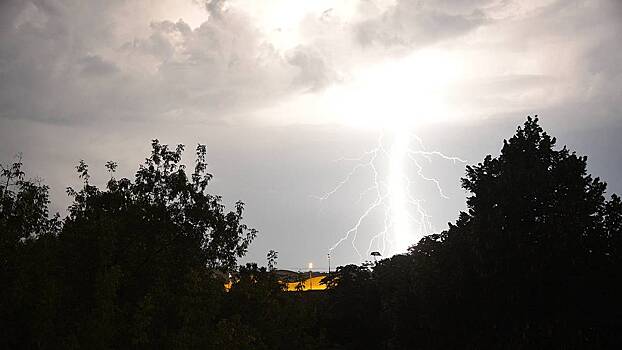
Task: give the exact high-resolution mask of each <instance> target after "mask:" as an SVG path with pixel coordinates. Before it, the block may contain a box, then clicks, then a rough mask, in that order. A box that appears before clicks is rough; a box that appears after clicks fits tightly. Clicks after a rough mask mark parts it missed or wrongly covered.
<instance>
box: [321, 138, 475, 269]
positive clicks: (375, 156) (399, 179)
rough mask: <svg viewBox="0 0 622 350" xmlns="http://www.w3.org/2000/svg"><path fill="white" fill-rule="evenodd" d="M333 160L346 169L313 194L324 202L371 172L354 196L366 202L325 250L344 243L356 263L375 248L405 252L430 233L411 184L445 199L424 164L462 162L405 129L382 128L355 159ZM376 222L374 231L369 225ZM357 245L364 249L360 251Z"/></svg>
mask: <svg viewBox="0 0 622 350" xmlns="http://www.w3.org/2000/svg"><path fill="white" fill-rule="evenodd" d="M339 161H343V162H350V163H352V167H351V168H350V170H349V172H348V173H347V174H346V176H345V177H344V178H343V179H342V180H341V181H340V182H339V183H338V184H337V185H336V186H335V187H334V188H333V189H332V190H330V191H328V192H327V193H325V194H324V195H323V196H316V198H317V199H319V200H320V201H327V200H329V199H331V198H332V197H333V196H336V195H337V194H338V193H339V192H340V190H342V189H343V187H344V186H346V185H347V184H348V183H349V182H350V181H352V180H353V179H354V178H355V177H357V176H369V175H367V174H371V176H369V186H367V187H366V188H363V189H361V191H360V194H359V198H358V202H360V201H361V200H363V198H371V200H369V205H367V206H366V207H365V208H364V209H363V210H362V211H361V212H360V215H358V218H357V219H356V220H355V222H353V224H352V226H351V227H350V228H349V229H347V230H346V231H345V232H343V233H342V234H340V238H339V239H338V240H337V241H336V242H335V243H334V244H333V245H332V246H331V247H330V248H329V253H330V252H332V251H333V250H334V249H335V248H337V247H339V246H340V245H342V244H345V243H350V244H351V246H352V248H353V249H354V251H355V252H356V254H357V255H358V257H359V258H360V259H361V261H363V260H364V258H366V257H368V256H369V254H370V253H371V252H372V251H380V252H381V253H382V255H387V254H389V255H392V254H396V253H402V252H405V251H406V249H407V248H408V247H409V246H410V245H412V244H414V243H416V241H417V240H418V239H420V238H421V237H423V236H425V235H428V234H432V233H434V227H433V225H432V224H431V222H430V217H429V215H428V214H427V212H426V209H425V207H424V203H425V201H424V199H423V198H421V195H418V193H417V185H416V184H419V186H421V184H427V185H429V186H433V187H434V188H435V190H436V192H437V193H438V195H439V196H440V197H442V198H445V199H447V198H448V197H447V195H446V194H445V192H444V191H443V188H442V187H441V183H440V181H439V180H438V179H436V178H434V177H432V176H430V175H428V174H426V171H425V165H426V163H428V164H429V163H431V162H434V161H449V162H453V163H465V162H466V161H465V160H463V159H461V158H458V157H454V156H448V155H445V154H444V153H442V152H440V151H436V150H428V149H427V148H426V147H425V146H424V144H423V142H422V140H421V138H419V137H418V136H417V135H416V134H414V133H412V132H410V131H408V130H396V131H392V132H390V133H389V132H386V131H383V132H382V133H381V134H380V135H379V137H378V139H377V141H376V144H375V146H374V147H373V148H371V149H370V150H368V151H366V152H364V153H363V154H362V155H361V156H360V157H357V158H341V159H340V160H339ZM364 170H368V171H367V172H364ZM381 170H386V171H381ZM416 180H419V181H416ZM421 180H423V181H421ZM378 220H380V221H381V222H382V225H380V226H381V228H380V229H379V230H378V229H375V228H374V225H372V223H371V222H372V221H378ZM363 232H364V233H365V237H367V239H368V241H366V242H360V240H359V239H358V238H359V235H360V234H362V233H363ZM369 237H371V238H369ZM363 248H364V249H366V251H365V254H364V255H363V254H362V249H363Z"/></svg>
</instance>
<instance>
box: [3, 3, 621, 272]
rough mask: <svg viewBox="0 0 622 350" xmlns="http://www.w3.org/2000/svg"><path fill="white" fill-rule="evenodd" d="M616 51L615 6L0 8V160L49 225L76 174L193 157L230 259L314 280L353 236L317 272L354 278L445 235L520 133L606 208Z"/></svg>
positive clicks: (617, 166)
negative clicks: (169, 154)
mask: <svg viewBox="0 0 622 350" xmlns="http://www.w3.org/2000/svg"><path fill="white" fill-rule="evenodd" d="M621 38H622V4H621V3H620V2H619V1H615V0H612V1H600V0H588V1H570V0H559V1H554V0H538V1H531V0H529V1H517V0H514V1H513V0H479V1H467V0H441V1H414V0H413V1H407V0H388V1H384V0H308V1H291V0H290V1H285V0H274V1H252V0H248V1H244V0H231V1H219V0H212V1H207V2H206V1H200V0H162V1H155V0H126V1H121V0H111V1H84V0H67V1H62V0H38V1H35V0H32V1H19V0H4V1H2V2H1V3H0V161H2V162H4V163H6V162H9V161H11V159H12V157H13V156H14V155H15V154H16V153H19V152H21V153H22V154H23V159H24V162H25V163H26V167H27V169H28V170H29V174H30V175H32V176H38V177H40V178H42V179H43V180H44V181H45V182H46V183H47V184H49V185H50V186H51V195H52V200H53V204H52V209H53V210H54V211H60V212H63V211H64V209H65V207H66V206H67V205H68V199H67V197H66V195H65V192H64V189H65V187H66V186H68V185H72V184H75V183H76V178H75V176H74V172H73V166H74V165H75V164H76V163H77V162H78V161H79V160H80V159H85V160H86V161H87V163H89V164H90V165H91V169H92V172H93V175H94V178H95V179H96V181H99V182H100V183H103V182H104V181H105V178H106V173H105V171H104V167H103V165H104V163H105V161H106V160H115V161H118V162H119V173H120V174H121V175H122V176H132V174H133V173H134V171H135V170H136V168H137V166H138V164H139V163H140V162H142V160H143V159H144V157H145V156H146V154H147V152H148V150H149V142H150V140H151V139H153V138H159V139H160V140H161V141H162V142H163V143H168V144H177V143H184V144H186V145H188V147H189V148H190V149H191V148H192V147H194V145H196V144H197V143H205V144H207V146H208V160H209V163H210V170H211V172H212V173H213V174H214V175H215V178H214V181H213V183H212V186H211V190H212V192H214V193H219V194H222V195H223V196H224V198H225V201H226V202H227V203H233V202H234V201H235V200H238V199H241V200H243V201H244V202H246V203H247V211H246V221H247V223H248V224H249V225H250V226H253V227H255V228H257V229H258V230H259V231H260V234H259V236H258V238H257V239H256V241H255V242H254V243H253V245H252V247H251V249H250V252H249V255H248V257H247V258H246V260H255V261H260V262H263V261H264V260H265V254H266V252H267V251H268V250H269V249H275V250H277V251H279V253H280V254H279V258H280V259H279V265H280V266H281V267H283V268H290V269H298V268H301V269H302V268H303V267H304V266H306V265H307V263H308V262H310V261H312V262H314V264H315V266H317V267H319V268H326V267H327V262H326V254H327V252H328V250H329V249H330V248H331V247H333V246H334V245H335V244H336V243H338V242H339V241H340V239H341V238H343V237H345V235H346V234H347V233H348V231H350V235H347V239H345V240H344V241H342V242H341V244H339V245H337V246H336V247H335V248H334V249H333V250H332V264H334V265H337V264H344V263H349V262H360V260H361V259H366V258H367V257H368V252H369V250H370V249H373V250H377V249H378V250H383V251H384V252H385V254H389V253H391V252H395V251H399V249H398V248H400V247H403V245H404V244H405V242H410V243H414V242H415V241H416V240H417V239H418V238H420V236H421V235H422V234H425V233H430V232H437V231H439V230H442V229H443V228H444V227H446V224H447V222H448V221H453V220H455V218H456V217H457V214H458V212H459V211H460V210H462V209H463V208H464V199H465V196H466V193H465V192H464V191H462V190H461V189H460V187H459V178H460V177H461V176H462V175H463V173H464V166H465V164H472V163H477V162H478V161H480V160H481V159H483V157H484V156H485V155H486V154H493V155H496V154H498V152H499V149H500V147H501V145H502V140H503V139H504V138H508V137H510V136H511V135H512V133H513V132H514V130H515V128H516V127H517V125H519V124H520V123H522V122H523V121H524V119H525V117H526V116H527V115H534V114H538V115H539V116H540V118H541V124H542V125H543V126H544V127H545V129H547V130H548V131H549V133H551V134H552V135H554V136H557V137H558V141H559V143H560V144H566V145H568V146H569V147H570V148H571V149H573V150H576V151H577V152H578V153H580V154H585V155H587V156H588V162H589V166H590V171H591V172H592V173H593V174H594V175H596V176H600V177H601V178H603V179H604V180H605V181H607V182H608V183H609V191H610V192H617V193H622V152H621V151H622V138H621V137H620V135H621V134H622V113H621V112H622V107H621V104H620V101H622V68H621V67H622V39H621ZM188 153H191V152H188ZM453 157H456V158H453ZM458 158H459V159H460V160H458ZM186 161H187V162H189V163H190V162H192V159H191V158H190V157H188V159H186ZM462 161H465V162H466V163H464V162H462ZM346 179H347V180H349V181H347V182H346V181H344V180H346ZM368 211H369V213H368V214H369V215H365V214H366V213H367V212H368ZM423 211H425V215H423V214H422V212H423ZM362 216H363V220H362V221H361V222H360V225H359V226H358V228H359V230H358V231H352V230H351V229H353V228H355V227H356V226H357V223H359V220H360V219H361V217H362ZM385 229H386V231H385ZM378 235H380V236H378ZM374 236H376V237H378V239H376V240H375V241H371V240H372V239H373V237H374ZM398 236H399V237H398ZM370 241H371V243H372V244H371V246H370ZM398 241H399V242H398ZM398 243H399V244H401V246H399V247H398V245H399V244H398ZM383 244H385V245H386V244H388V245H389V247H387V246H383ZM391 246H392V247H391ZM383 248H384V249H383ZM357 250H358V253H357ZM359 254H360V256H359ZM334 265H333V266H334Z"/></svg>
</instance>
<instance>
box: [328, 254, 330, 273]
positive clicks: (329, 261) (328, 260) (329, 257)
mask: <svg viewBox="0 0 622 350" xmlns="http://www.w3.org/2000/svg"><path fill="white" fill-rule="evenodd" d="M328 276H330V252H328Z"/></svg>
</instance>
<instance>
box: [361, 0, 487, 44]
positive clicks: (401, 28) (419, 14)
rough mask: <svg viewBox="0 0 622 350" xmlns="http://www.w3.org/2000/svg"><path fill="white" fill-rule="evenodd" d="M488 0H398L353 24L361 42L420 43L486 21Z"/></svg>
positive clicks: (458, 33) (460, 31)
mask: <svg viewBox="0 0 622 350" xmlns="http://www.w3.org/2000/svg"><path fill="white" fill-rule="evenodd" d="M490 2H491V1H410V0H398V1H397V2H396V3H395V5H393V6H391V7H389V8H388V9H385V10H384V11H382V12H381V13H379V14H378V15H377V16H375V17H372V18H369V19H366V20H363V21H361V22H360V23H358V24H357V25H356V27H355V30H356V34H357V35H356V37H357V39H358V41H359V42H360V44H362V45H371V44H381V45H385V46H406V47H421V46H424V45H427V44H430V43H434V42H436V41H439V40H443V39H447V38H453V37H457V36H460V35H463V34H465V33H467V32H468V31H470V30H473V29H475V28H477V27H478V26H480V25H483V24H485V23H487V22H488V18H487V16H486V13H485V12H484V9H485V7H486V5H487V4H488V3H490Z"/></svg>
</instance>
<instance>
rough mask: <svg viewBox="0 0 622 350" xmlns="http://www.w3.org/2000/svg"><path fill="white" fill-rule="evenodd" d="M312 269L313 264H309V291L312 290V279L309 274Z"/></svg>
mask: <svg viewBox="0 0 622 350" xmlns="http://www.w3.org/2000/svg"><path fill="white" fill-rule="evenodd" d="M312 268H313V263H311V262H310V263H309V290H312V289H313V280H312V279H311V278H313V275H312V274H311V269H312Z"/></svg>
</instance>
